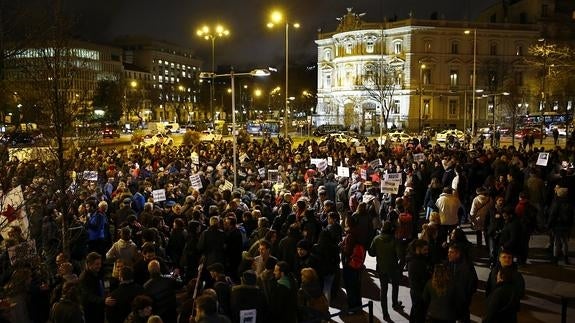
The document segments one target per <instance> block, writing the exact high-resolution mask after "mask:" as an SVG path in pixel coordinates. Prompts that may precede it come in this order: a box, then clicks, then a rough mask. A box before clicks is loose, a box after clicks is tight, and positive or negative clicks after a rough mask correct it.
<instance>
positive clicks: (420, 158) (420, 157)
mask: <svg viewBox="0 0 575 323" xmlns="http://www.w3.org/2000/svg"><path fill="white" fill-rule="evenodd" d="M413 160H414V161H416V162H422V161H424V160H425V155H424V154H423V153H419V154H413Z"/></svg>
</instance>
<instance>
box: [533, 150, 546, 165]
mask: <svg viewBox="0 0 575 323" xmlns="http://www.w3.org/2000/svg"><path fill="white" fill-rule="evenodd" d="M548 162H549V153H539V157H537V163H536V164H535V165H538V166H547V163H548Z"/></svg>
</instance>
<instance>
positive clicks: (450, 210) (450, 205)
mask: <svg viewBox="0 0 575 323" xmlns="http://www.w3.org/2000/svg"><path fill="white" fill-rule="evenodd" d="M435 205H437V208H438V209H439V219H440V220H441V225H456V224H457V223H458V222H459V217H458V216H457V213H458V211H459V208H460V207H461V202H460V201H459V198H458V197H457V196H455V195H453V194H446V193H441V195H440V196H439V198H438V199H437V202H436V203H435Z"/></svg>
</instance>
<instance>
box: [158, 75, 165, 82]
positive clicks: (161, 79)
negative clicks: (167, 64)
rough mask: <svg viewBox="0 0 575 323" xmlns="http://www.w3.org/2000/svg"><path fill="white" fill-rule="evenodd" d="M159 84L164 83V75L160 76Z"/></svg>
mask: <svg viewBox="0 0 575 323" xmlns="http://www.w3.org/2000/svg"><path fill="white" fill-rule="evenodd" d="M158 82H160V83H162V82H164V77H163V76H162V75H160V76H158Z"/></svg>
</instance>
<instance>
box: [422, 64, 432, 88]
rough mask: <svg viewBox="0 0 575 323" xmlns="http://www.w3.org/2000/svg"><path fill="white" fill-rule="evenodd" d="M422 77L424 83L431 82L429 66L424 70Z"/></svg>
mask: <svg viewBox="0 0 575 323" xmlns="http://www.w3.org/2000/svg"><path fill="white" fill-rule="evenodd" d="M421 77H422V81H423V85H429V84H431V70H430V69H429V68H426V69H424V70H423V73H422V75H421Z"/></svg>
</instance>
